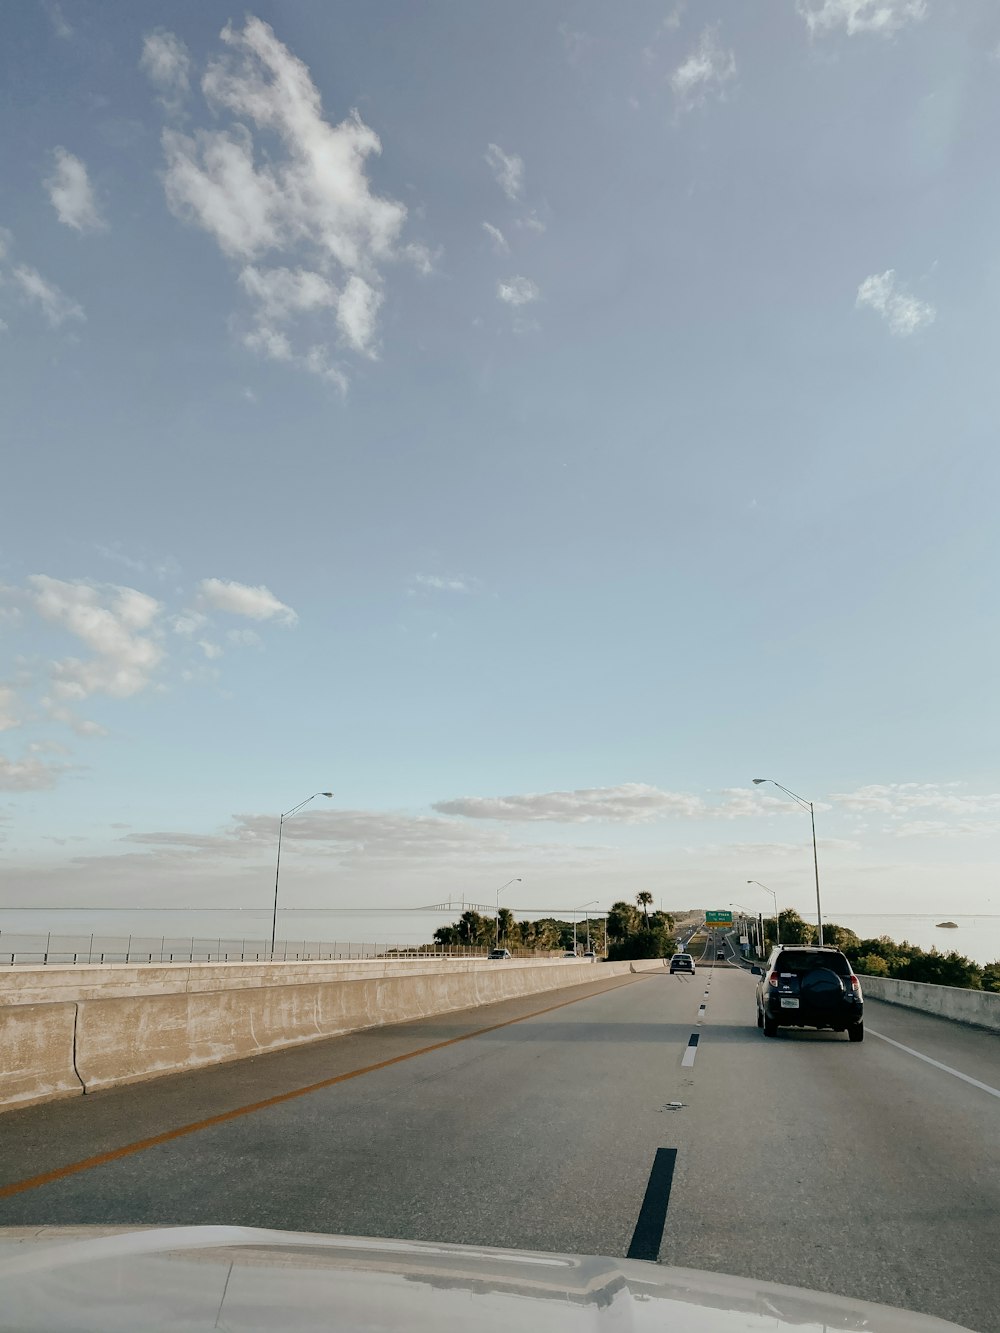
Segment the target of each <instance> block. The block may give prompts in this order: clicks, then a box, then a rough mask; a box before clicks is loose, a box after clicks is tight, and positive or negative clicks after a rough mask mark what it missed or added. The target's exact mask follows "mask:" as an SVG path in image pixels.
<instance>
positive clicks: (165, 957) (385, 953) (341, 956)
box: [0, 932, 486, 967]
mask: <svg viewBox="0 0 1000 1333" xmlns="http://www.w3.org/2000/svg"><path fill="white" fill-rule="evenodd" d="M485 953H486V951H485V950H484V949H483V948H481V947H473V946H468V945H452V946H448V947H439V948H436V949H420V948H414V947H412V946H406V945H391V944H386V943H379V942H377V941H373V942H369V943H355V942H345V941H333V942H326V941H313V940H278V941H277V943H276V944H275V948H274V954H273V957H272V954H271V941H270V940H269V939H266V940H263V939H262V940H254V939H242V940H234V939H225V938H223V937H219V938H214V939H205V938H199V937H198V936H194V935H192V936H171V935H161V936H140V935H129V936H127V937H126V936H124V935H121V936H117V935H96V934H94V935H63V934H58V935H57V934H54V933H52V932H49V933H48V934H45V935H12V934H8V933H6V932H3V933H0V967H4V966H6V967H12V966H22V965H27V966H36V967H37V966H43V967H46V966H57V965H58V966H63V967H65V966H74V965H81V964H88V963H129V964H132V965H137V966H140V965H142V964H146V965H147V966H148V965H149V964H151V963H152V964H155V963H267V962H275V963H285V962H288V963H290V962H340V961H345V962H348V961H363V960H365V959H375V958H381V959H388V958H483V957H485Z"/></svg>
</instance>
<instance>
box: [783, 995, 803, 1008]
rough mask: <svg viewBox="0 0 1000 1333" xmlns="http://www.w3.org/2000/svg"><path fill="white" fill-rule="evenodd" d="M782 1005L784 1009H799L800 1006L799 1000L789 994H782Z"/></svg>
mask: <svg viewBox="0 0 1000 1333" xmlns="http://www.w3.org/2000/svg"><path fill="white" fill-rule="evenodd" d="M781 1007H782V1009H797V1008H798V1007H799V1002H798V1000H796V999H794V998H792V997H791V996H789V995H782V997H781Z"/></svg>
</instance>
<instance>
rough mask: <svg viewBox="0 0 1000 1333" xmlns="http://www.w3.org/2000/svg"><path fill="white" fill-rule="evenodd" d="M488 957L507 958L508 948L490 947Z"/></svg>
mask: <svg viewBox="0 0 1000 1333" xmlns="http://www.w3.org/2000/svg"><path fill="white" fill-rule="evenodd" d="M490 957H491V958H509V957H510V950H509V949H491V950H490Z"/></svg>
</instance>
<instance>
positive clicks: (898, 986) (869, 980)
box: [861, 974, 1000, 1032]
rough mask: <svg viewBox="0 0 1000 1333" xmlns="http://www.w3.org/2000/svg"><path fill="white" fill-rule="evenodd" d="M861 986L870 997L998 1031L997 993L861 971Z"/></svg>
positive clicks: (999, 1002) (999, 1016) (998, 1007)
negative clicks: (932, 984)
mask: <svg viewBox="0 0 1000 1333" xmlns="http://www.w3.org/2000/svg"><path fill="white" fill-rule="evenodd" d="M861 990H862V992H863V993H864V995H865V996H866V997H868V998H870V999H872V1000H885V1001H886V1003H887V1004H899V1005H902V1006H903V1007H904V1008H905V1009H920V1010H922V1011H923V1013H925V1014H937V1015H938V1016H939V1017H940V1018H950V1019H952V1020H953V1021H954V1022H956V1023H970V1024H972V1025H973V1026H974V1027H979V1028H989V1029H991V1030H992V1031H993V1032H1000V995H997V994H993V993H991V992H990V991H981V990H962V989H961V988H960V987H958V986H931V985H928V983H927V982H925V981H897V980H896V979H895V978H894V977H867V976H864V975H863V974H862V975H861Z"/></svg>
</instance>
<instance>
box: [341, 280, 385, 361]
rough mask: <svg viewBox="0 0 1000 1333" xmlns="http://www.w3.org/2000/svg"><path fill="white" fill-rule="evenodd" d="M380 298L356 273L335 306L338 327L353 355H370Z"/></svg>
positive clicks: (379, 294) (380, 295)
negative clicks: (358, 353)
mask: <svg viewBox="0 0 1000 1333" xmlns="http://www.w3.org/2000/svg"><path fill="white" fill-rule="evenodd" d="M381 304H382V294H381V292H378V291H376V290H375V288H374V287H372V286H371V285H370V284H369V283H367V282H365V280H364V278H361V277H359V276H358V275H357V274H356V273H355V274H352V276H351V277H350V278H348V280H347V285H346V286H345V288H344V290H343V292H342V293H341V296H340V300H339V301H338V303H337V324H338V326H339V328H340V331H341V333H342V334H343V336H344V338H345V340H346V341H347V345H348V346H349V347H352V348H353V349H354V351H356V352H364V353H366V354H368V355H371V353H372V341H373V339H374V337H375V328H376V324H377V318H378V310H379V306H380V305H381Z"/></svg>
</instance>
